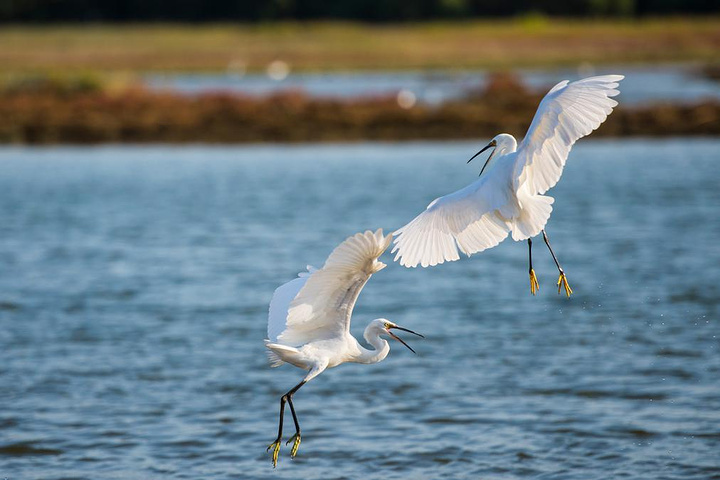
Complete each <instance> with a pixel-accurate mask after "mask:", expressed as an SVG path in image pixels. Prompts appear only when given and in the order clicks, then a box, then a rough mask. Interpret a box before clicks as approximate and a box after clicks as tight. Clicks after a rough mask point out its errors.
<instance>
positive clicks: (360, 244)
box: [268, 229, 392, 346]
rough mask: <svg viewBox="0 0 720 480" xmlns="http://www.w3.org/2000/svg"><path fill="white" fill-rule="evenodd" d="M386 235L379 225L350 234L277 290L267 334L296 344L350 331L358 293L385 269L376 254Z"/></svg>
mask: <svg viewBox="0 0 720 480" xmlns="http://www.w3.org/2000/svg"><path fill="white" fill-rule="evenodd" d="M391 238H392V237H391V236H388V237H385V236H383V233H382V229H380V230H377V231H376V232H374V233H373V232H371V231H369V230H368V231H366V232H365V233H358V234H355V235H354V236H351V237H349V238H347V239H346V240H345V241H344V242H342V243H341V244H340V245H338V246H337V247H336V248H335V250H333V252H332V253H331V254H330V256H329V257H328V258H327V260H326V261H325V265H324V266H323V268H321V269H320V270H315V271H312V272H311V273H310V275H308V276H307V277H305V278H297V279H295V280H292V281H290V282H288V283H286V284H285V285H283V286H281V287H280V288H278V289H277V290H276V291H275V295H273V299H272V301H271V302H270V314H269V317H268V338H269V339H270V340H271V341H272V342H274V343H279V344H283V345H288V346H299V345H302V344H304V343H307V342H308V341H310V340H317V339H320V338H327V337H330V336H334V335H337V334H340V333H342V332H343V331H345V332H347V331H349V330H350V318H351V316H352V311H353V308H354V306H355V302H356V301H357V297H358V295H359V294H360V291H361V290H362V288H363V287H364V286H365V284H366V283H367V281H368V279H369V278H370V276H371V275H372V274H373V273H375V272H378V271H380V270H382V269H383V268H385V264H384V263H382V262H380V261H378V258H379V257H380V255H382V254H383V252H384V251H385V250H386V249H387V247H388V245H389V244H390V240H391ZM291 295H292V297H291ZM276 297H277V299H276Z"/></svg>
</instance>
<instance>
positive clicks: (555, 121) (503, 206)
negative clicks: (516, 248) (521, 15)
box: [392, 75, 624, 296]
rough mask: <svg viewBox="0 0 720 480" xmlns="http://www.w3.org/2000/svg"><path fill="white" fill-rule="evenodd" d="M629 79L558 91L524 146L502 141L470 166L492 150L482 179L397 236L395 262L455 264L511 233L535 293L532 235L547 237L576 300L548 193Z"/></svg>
mask: <svg viewBox="0 0 720 480" xmlns="http://www.w3.org/2000/svg"><path fill="white" fill-rule="evenodd" d="M623 78H624V77H623V76H622V75H605V76H600V77H590V78H585V79H582V80H578V81H576V82H568V80H563V81H562V82H560V83H558V84H557V85H555V86H554V87H553V88H552V89H551V90H550V91H549V92H548V93H547V95H545V97H544V98H543V99H542V101H541V102H540V106H539V107H538V110H537V112H536V113H535V117H534V118H533V120H532V123H531V124H530V128H529V129H528V131H527V134H526V135H525V138H524V139H523V141H522V142H520V145H518V143H517V141H516V140H515V138H514V137H513V136H512V135H509V134H507V133H501V134H499V135H497V136H496V137H495V138H493V139H492V141H491V142H490V143H489V144H488V145H487V146H486V147H485V148H483V149H482V150H480V151H479V152H478V153H476V154H475V155H474V156H473V157H472V158H470V160H468V163H469V162H470V161H471V160H472V159H473V158H475V157H476V156H478V155H480V154H481V153H482V152H484V151H485V150H487V149H489V148H492V149H493V151H492V153H491V154H490V156H489V157H488V159H487V160H486V161H485V165H483V168H482V169H481V170H480V178H479V179H477V180H476V181H475V182H473V183H471V184H470V185H468V186H467V187H465V188H463V189H461V190H458V191H456V192H454V193H451V194H449V195H445V196H444V197H440V198H438V199H436V200H434V201H433V202H432V203H430V205H428V207H427V209H426V210H425V211H424V212H423V213H421V214H420V215H418V216H417V217H415V219H413V220H412V221H411V222H410V223H408V224H407V225H405V226H404V227H402V228H400V229H398V230H397V231H395V232H394V233H393V235H394V236H396V238H395V241H394V243H395V245H394V247H393V250H392V251H393V253H394V252H397V254H396V256H395V260H400V264H401V265H404V266H406V267H416V266H417V265H418V264H420V265H422V266H423V267H427V266H432V265H437V264H440V263H443V262H445V261H454V260H458V259H459V258H460V257H459V255H458V248H459V249H460V251H461V252H463V253H465V254H466V255H468V256H470V255H472V254H473V253H477V252H481V251H483V250H485V249H488V248H491V247H494V246H495V245H497V244H499V243H500V242H501V241H502V240H504V239H505V237H507V235H508V232H511V233H512V238H513V240H515V241H521V240H527V241H528V251H529V263H530V269H529V274H530V292H531V293H532V294H533V295H535V294H536V293H537V291H538V288H539V285H538V281H537V277H536V275H535V271H534V270H533V267H532V237H534V236H535V235H537V234H539V233H540V232H542V234H543V239H544V240H545V243H546V245H547V246H548V249H550V253H551V254H552V257H553V260H554V261H555V265H556V266H557V268H558V271H559V273H560V277H559V278H558V282H557V286H558V293H560V292H561V291H562V289H564V290H565V293H566V294H567V296H570V294H571V293H572V289H571V288H570V285H569V284H568V281H567V278H566V276H565V272H564V271H563V269H562V267H561V266H560V263H559V262H558V259H557V257H556V256H555V253H554V252H553V251H552V248H551V247H550V241H549V240H548V237H547V234H546V233H545V224H546V223H547V221H548V219H549V218H550V213H551V212H552V206H551V205H552V204H553V202H554V199H553V198H552V197H549V196H546V195H543V193H545V192H547V191H548V190H549V189H550V188H552V187H553V186H555V184H557V182H558V180H560V176H561V175H562V171H563V167H564V166H565V161H566V160H567V157H568V154H569V153H570V149H571V148H572V146H573V144H574V143H575V142H576V141H577V140H578V139H580V138H582V137H584V136H586V135H588V134H590V133H591V132H592V131H593V130H595V129H596V128H598V127H599V126H600V124H602V123H603V122H604V121H605V119H606V118H607V116H608V115H609V114H610V113H611V112H612V110H613V107H615V106H616V105H617V102H616V101H615V100H613V99H612V98H611V97H614V96H616V95H617V94H619V93H620V92H619V91H618V90H617V87H618V82H619V81H620V80H622V79H623ZM492 159H494V161H493V162H490V160H492ZM486 169H487V171H485V170H486ZM483 172H485V173H484V175H483Z"/></svg>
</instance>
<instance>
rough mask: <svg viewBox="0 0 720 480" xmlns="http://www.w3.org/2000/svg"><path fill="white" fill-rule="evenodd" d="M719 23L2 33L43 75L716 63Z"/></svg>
mask: <svg viewBox="0 0 720 480" xmlns="http://www.w3.org/2000/svg"><path fill="white" fill-rule="evenodd" d="M719 52H720V18H715V17H710V18H662V19H646V20H639V21H618V20H613V21H607V20H603V21H590V20H575V19H574V20H562V19H546V18H542V17H527V18H522V19H515V20H484V21H468V22H460V23H423V24H409V25H381V26H378V25H363V24H354V23H338V22H325V23H309V24H302V23H280V24H277V23H273V24H260V25H228V24H223V25H200V26H196V25H193V26H178V25H130V26H127V25H126V26H116V25H90V26H88V25H67V26H52V27H48V26H38V27H32V26H3V27H2V28H1V29H0V74H4V75H6V76H7V75H18V74H27V73H33V72H35V73H37V72H44V73H47V72H55V71H62V72H67V71H71V72H78V71H80V72H88V71H90V72H138V71H167V70H172V71H223V70H226V69H227V68H228V66H229V65H235V66H236V67H237V66H238V65H244V66H245V67H246V68H247V69H249V70H263V69H265V67H266V66H267V64H268V63H269V62H271V61H272V60H275V59H281V60H284V61H286V62H288V63H289V64H290V66H291V67H292V68H293V70H295V71H298V70H304V71H307V70H338V69H341V70H356V69H407V68H471V67H487V68H506V67H515V68H516V67H520V66H557V65H566V64H578V63H581V62H590V63H608V62H611V63H632V62H645V63H650V62H667V61H701V62H708V61H714V60H715V61H716V60H718V59H720V53H719Z"/></svg>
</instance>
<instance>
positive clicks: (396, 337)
mask: <svg viewBox="0 0 720 480" xmlns="http://www.w3.org/2000/svg"><path fill="white" fill-rule="evenodd" d="M393 328H394V329H397V330H402V331H403V332H408V333H412V334H413V335H417V336H418V337H421V338H425V337H424V336H423V335H420V334H419V333H416V332H413V331H412V330H409V329H407V328H403V327H398V326H397V325H396V326H394V327H388V328H387V329H386V331H387V333H388V335H390V336H391V337H392V338H394V339H395V340H397V341H398V342H400V343H402V344H403V345H405V346H406V347H407V348H408V349H409V350H410V351H411V352H413V353H414V354H416V355H417V352H416V351H415V350H413V349H412V347H411V346H410V345H408V344H407V343H405V341H404V340H403V339H402V338H400V337H398V336H397V335H395V334H394V333H392V332H391V331H390V330H391V329H393Z"/></svg>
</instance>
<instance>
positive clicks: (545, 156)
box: [514, 75, 625, 195]
mask: <svg viewBox="0 0 720 480" xmlns="http://www.w3.org/2000/svg"><path fill="white" fill-rule="evenodd" d="M623 78H625V77H623V76H622V75H605V76H602V77H590V78H584V79H582V80H578V81H576V82H572V83H568V81H567V80H563V81H562V82H560V83H558V84H557V85H555V86H554V87H553V88H552V89H551V90H550V91H549V92H548V94H547V95H545V98H543V99H542V101H541V102H540V106H539V107H538V109H537V112H536V113H535V117H534V118H533V121H532V124H530V128H529V129H528V131H527V134H526V135H525V138H524V139H523V141H522V142H521V143H520V145H519V146H518V149H517V160H516V163H515V173H514V176H515V190H516V191H517V190H520V189H525V190H526V191H525V192H523V193H527V194H528V195H536V194H543V193H545V192H547V191H548V190H549V189H551V188H552V187H554V186H555V184H556V183H557V182H558V180H560V176H561V175H562V171H563V167H565V161H566V160H567V157H568V154H569V153H570V149H571V148H572V146H573V144H574V143H575V142H576V141H577V140H579V139H580V138H582V137H584V136H586V135H588V134H590V133H591V132H592V131H593V130H595V129H596V128H598V127H599V126H600V124H602V123H603V122H604V121H605V119H606V118H607V116H608V115H610V113H611V112H612V110H613V107H615V106H616V105H617V102H616V101H615V100H613V99H612V98H610V97H614V96H615V95H617V94H618V93H620V92H619V91H618V90H617V86H618V82H619V81H620V80H622V79H623Z"/></svg>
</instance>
